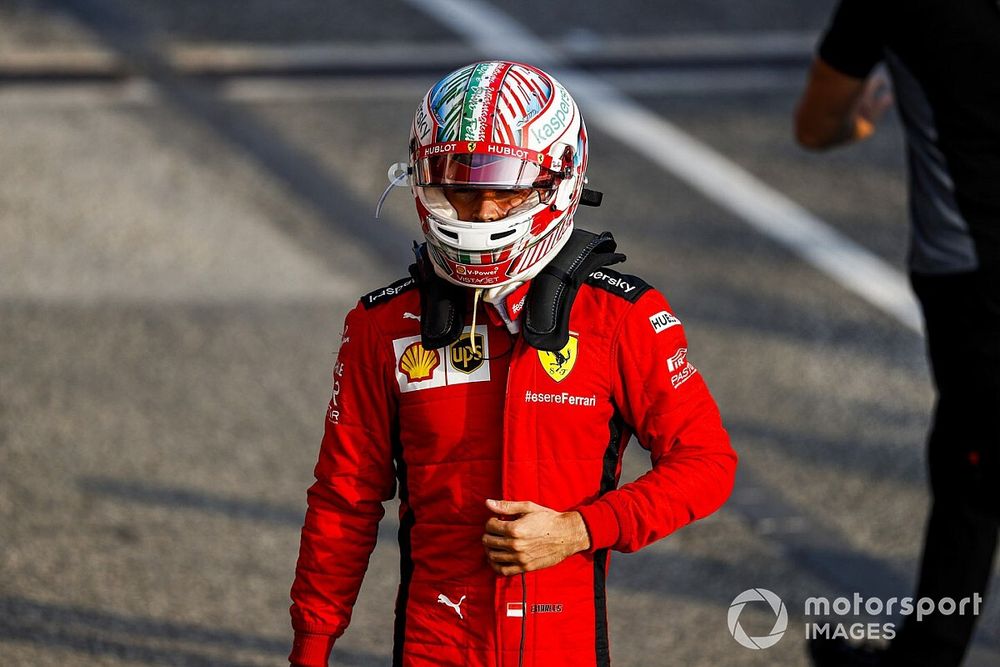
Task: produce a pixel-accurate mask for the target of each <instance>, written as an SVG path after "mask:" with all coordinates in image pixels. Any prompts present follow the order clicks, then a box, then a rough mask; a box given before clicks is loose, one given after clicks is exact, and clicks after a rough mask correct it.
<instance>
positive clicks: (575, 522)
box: [483, 500, 590, 576]
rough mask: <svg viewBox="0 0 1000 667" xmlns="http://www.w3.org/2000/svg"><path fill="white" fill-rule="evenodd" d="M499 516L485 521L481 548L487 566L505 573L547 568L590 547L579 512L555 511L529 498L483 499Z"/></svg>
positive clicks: (585, 528) (506, 574) (507, 574)
mask: <svg viewBox="0 0 1000 667" xmlns="http://www.w3.org/2000/svg"><path fill="white" fill-rule="evenodd" d="M486 506H487V507H488V508H489V509H490V510H491V511H492V512H494V513H496V514H498V515H500V517H503V518H499V517H493V518H491V519H490V520H489V521H487V522H486V533H485V534H484V535H483V547H484V548H485V549H486V557H487V558H488V559H489V562H490V567H492V568H493V569H494V570H495V571H496V572H497V573H498V574H502V575H504V576H509V575H512V574H520V573H522V572H531V571H532V570H540V569H542V568H545V567H551V566H553V565H556V564H557V563H561V562H562V561H563V560H565V559H566V558H568V557H569V556H572V555H573V554H575V553H577V552H579V551H585V550H586V549H588V548H589V547H590V535H589V534H588V533H587V526H586V524H584V522H583V518H582V517H581V516H580V513H579V512H557V511H555V510H552V509H549V508H548V507H542V506H541V505H538V504H535V503H533V502H529V501H515V500H487V501H486Z"/></svg>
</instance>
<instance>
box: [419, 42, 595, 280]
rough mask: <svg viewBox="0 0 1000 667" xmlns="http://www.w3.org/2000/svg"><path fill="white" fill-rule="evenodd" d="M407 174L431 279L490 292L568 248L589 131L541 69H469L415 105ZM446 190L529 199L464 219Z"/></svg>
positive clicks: (489, 65)
mask: <svg viewBox="0 0 1000 667" xmlns="http://www.w3.org/2000/svg"><path fill="white" fill-rule="evenodd" d="M408 166H409V173H410V187H411V189H412V192H413V196H414V199H415V200H416V205H417V213H418V214H419V216H420V223H421V228H422V231H423V233H424V237H425V238H426V239H427V246H428V254H429V255H430V257H431V260H432V262H433V264H434V270H435V271H436V272H437V274H438V275H439V276H441V277H442V278H444V279H445V280H448V281H449V282H452V283H455V284H457V285H463V286H468V287H497V286H500V285H505V284H508V283H511V282H514V281H525V280H529V279H531V278H532V277H534V276H535V275H536V274H537V273H538V272H539V271H540V270H541V269H542V267H544V266H545V264H546V263H548V262H549V260H551V259H552V258H553V257H554V256H555V255H556V253H558V252H559V250H560V249H561V248H562V246H563V244H564V243H565V242H566V241H567V240H568V239H569V236H570V231H571V230H572V227H573V212H574V211H575V210H576V207H577V205H578V204H579V203H580V197H581V193H582V192H583V185H584V182H585V179H584V173H585V171H586V168H587V132H586V129H585V127H584V124H583V118H581V116H580V111H579V109H577V106H576V103H575V102H574V101H573V98H572V97H571V96H570V94H569V92H568V91H567V90H566V88H564V87H563V86H562V85H561V84H560V83H559V82H558V81H556V80H555V79H553V78H552V77H551V76H549V75H548V74H546V73H545V72H543V71H542V70H540V69H538V68H535V67H532V66H530V65H524V64H521V63H513V62H503V61H494V62H481V63H475V64H472V65H467V66H466V67H462V68H460V69H457V70H455V71H454V72H452V73H451V74H449V75H447V76H446V77H444V78H443V79H441V80H440V81H438V82H437V83H436V84H435V85H434V86H433V87H432V88H431V89H430V91H428V93H427V95H426V96H425V97H424V99H423V101H422V102H421V103H420V107H419V108H418V109H417V113H416V115H415V116H414V119H413V126H412V128H411V131H410V156H409V165H408ZM447 189H454V190H457V191H463V192H465V193H468V192H469V191H471V190H476V189H480V190H490V191H493V192H494V194H495V193H496V191H502V190H516V191H518V192H519V193H521V194H527V197H526V199H525V200H524V201H523V202H519V203H518V205H517V206H514V207H513V208H511V209H510V210H509V211H507V214H506V215H505V216H504V217H502V218H499V219H496V220H489V221H483V220H463V219H461V217H460V214H459V212H458V210H457V209H456V208H455V207H454V206H452V205H451V203H450V202H449V200H448V196H447V195H446V192H445V191H446V190H447ZM484 194H485V193H484ZM518 199H520V197H518Z"/></svg>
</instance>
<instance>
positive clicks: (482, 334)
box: [392, 324, 490, 393]
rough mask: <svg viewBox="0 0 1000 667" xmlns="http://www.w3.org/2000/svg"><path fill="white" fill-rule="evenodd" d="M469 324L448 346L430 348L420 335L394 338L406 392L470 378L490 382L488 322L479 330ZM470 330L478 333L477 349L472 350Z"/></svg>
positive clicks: (398, 372)
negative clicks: (474, 351) (423, 343)
mask: <svg viewBox="0 0 1000 667" xmlns="http://www.w3.org/2000/svg"><path fill="white" fill-rule="evenodd" d="M470 329H471V327H468V326H467V327H465V329H464V330H463V331H462V337H461V338H460V339H459V340H457V341H456V342H455V343H453V344H452V345H451V346H449V347H447V348H441V349H440V350H428V349H427V348H425V347H424V346H423V345H422V344H421V342H420V336H406V337H405V338H396V339H395V340H393V341H392V351H393V354H394V355H395V358H396V382H397V383H398V384H399V391H401V392H403V393H406V392H411V391H421V390H423V389H434V388H437V387H447V386H450V385H453V384H467V383H469V382H489V381H490V365H489V363H487V361H488V360H489V358H490V337H489V333H488V331H487V327H486V325H485V324H480V325H477V326H476V330H475V331H474V332H473V331H470ZM470 334H471V335H472V336H475V340H476V352H477V354H473V353H472V345H471V343H470Z"/></svg>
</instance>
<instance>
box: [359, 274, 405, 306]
mask: <svg viewBox="0 0 1000 667" xmlns="http://www.w3.org/2000/svg"><path fill="white" fill-rule="evenodd" d="M416 286H417V282H416V281H415V280H414V279H413V278H400V279H399V280H397V281H396V282H394V283H393V284H391V285H389V286H388V287H383V288H382V289H377V290H375V291H374V292H369V293H368V294H365V295H364V296H363V297H361V303H362V304H364V307H365V309H368V308H372V307H374V306H377V305H378V304H380V303H385V302H386V301H388V300H389V299H392V298H393V297H395V296H398V295H400V294H402V293H403V292H409V291H410V290H411V289H413V288H414V287H416Z"/></svg>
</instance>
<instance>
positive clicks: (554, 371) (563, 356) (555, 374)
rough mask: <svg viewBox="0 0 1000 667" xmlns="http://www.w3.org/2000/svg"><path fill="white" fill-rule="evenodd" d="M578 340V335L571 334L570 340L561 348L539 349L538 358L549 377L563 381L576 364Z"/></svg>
mask: <svg viewBox="0 0 1000 667" xmlns="http://www.w3.org/2000/svg"><path fill="white" fill-rule="evenodd" d="M577 349H578V342H577V338H576V336H573V335H570V338H569V342H567V343H566V345H565V346H564V347H563V349H561V350H557V351H556V352H546V351H545V350H539V351H538V360H539V361H540V362H542V368H544V369H545V372H546V373H548V374H549V377H550V378H552V379H553V380H555V381H556V382H562V381H563V380H565V379H566V376H568V375H569V374H570V371H572V370H573V366H575V365H576V353H577Z"/></svg>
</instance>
